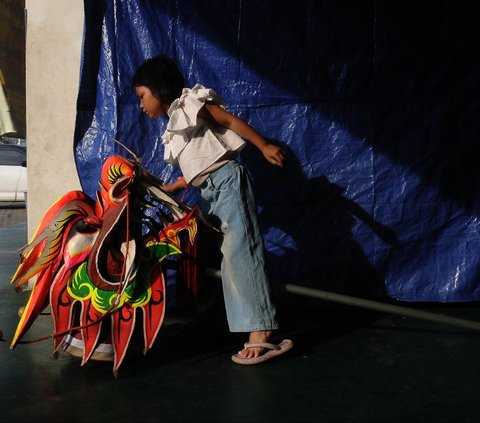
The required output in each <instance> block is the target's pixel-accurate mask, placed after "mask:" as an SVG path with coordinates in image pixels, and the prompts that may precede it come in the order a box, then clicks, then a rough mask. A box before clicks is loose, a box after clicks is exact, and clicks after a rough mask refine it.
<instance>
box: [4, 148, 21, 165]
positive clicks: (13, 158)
mask: <svg viewBox="0 0 480 423" xmlns="http://www.w3.org/2000/svg"><path fill="white" fill-rule="evenodd" d="M25 159H26V154H25V151H23V150H21V149H17V148H8V147H4V146H2V147H1V148H0V165H3V166H21V165H22V163H23V162H24V161H25Z"/></svg>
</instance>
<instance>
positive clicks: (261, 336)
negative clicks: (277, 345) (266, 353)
mask: <svg viewBox="0 0 480 423" xmlns="http://www.w3.org/2000/svg"><path fill="white" fill-rule="evenodd" d="M271 334H272V331H270V330H259V331H255V332H250V337H249V339H248V342H249V343H258V342H268V339H269V338H270V335H271ZM262 352H263V348H244V349H243V350H241V351H239V352H238V355H239V356H240V357H242V358H252V357H258V356H259V355H261V354H262Z"/></svg>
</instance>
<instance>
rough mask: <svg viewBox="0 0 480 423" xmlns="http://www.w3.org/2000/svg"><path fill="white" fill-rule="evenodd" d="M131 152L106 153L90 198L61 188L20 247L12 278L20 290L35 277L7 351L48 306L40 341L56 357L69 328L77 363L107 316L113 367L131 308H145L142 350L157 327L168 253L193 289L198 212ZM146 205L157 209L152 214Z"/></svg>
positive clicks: (129, 330) (91, 352) (128, 330)
mask: <svg viewBox="0 0 480 423" xmlns="http://www.w3.org/2000/svg"><path fill="white" fill-rule="evenodd" d="M127 150H128V149H127ZM128 151H129V152H130V153H131V154H132V155H133V156H134V160H127V159H125V158H123V157H121V156H118V155H112V156H110V157H109V158H107V159H106V160H105V162H104V164H103V167H102V171H101V177H100V181H99V186H100V188H99V190H98V191H97V193H96V201H94V200H93V199H91V198H90V197H88V196H87V195H86V194H85V193H83V192H82V191H70V192H67V193H66V194H65V195H63V196H62V197H61V198H59V199H58V200H57V201H56V202H55V203H54V204H53V205H52V206H51V207H50V208H49V209H48V210H47V212H46V213H45V215H44V216H43V218H42V220H41V222H40V224H39V226H38V228H37V230H36V231H35V233H34V235H33V236H32V239H31V241H30V242H29V243H28V244H27V245H26V246H25V247H23V248H22V249H21V250H20V263H19V265H18V268H17V269H16V272H15V274H14V275H13V277H12V283H13V284H15V286H16V287H17V289H18V288H19V287H20V286H22V285H23V284H25V283H26V282H27V281H29V280H32V278H33V280H34V283H33V289H32V291H31V294H30V297H29V300H28V302H27V304H26V306H25V307H24V311H23V313H22V314H21V317H20V321H19V323H18V326H17V329H16V332H15V334H14V337H13V339H12V341H10V348H11V349H13V348H15V346H16V345H17V344H19V343H21V342H22V341H21V339H22V337H23V336H24V335H25V333H26V332H27V330H28V329H29V328H30V326H31V325H32V323H33V322H34V320H35V319H36V318H37V317H38V316H39V315H40V313H42V311H43V310H45V308H46V307H47V306H48V305H50V313H51V315H52V318H53V334H51V335H49V336H47V337H45V338H44V339H48V338H53V350H54V356H55V355H56V354H57V351H58V350H59V348H60V347H62V346H63V348H64V349H65V348H66V347H65V345H66V344H68V340H69V339H70V340H72V339H73V336H74V335H75V339H74V340H81V341H80V342H81V344H83V345H82V348H83V355H82V365H84V364H85V363H86V362H87V361H88V360H89V359H92V360H94V359H95V354H96V350H97V349H100V348H99V347H101V346H103V345H105V344H102V339H101V336H100V335H101V333H102V334H104V333H105V331H107V334H108V325H107V323H109V325H110V328H109V331H110V334H108V335H107V336H109V337H110V339H109V340H108V345H110V344H111V348H113V373H114V375H117V372H118V368H119V366H120V365H121V363H122V361H123V359H124V357H125V354H126V352H127V349H128V346H129V343H130V340H131V338H132V334H133V332H134V328H135V323H136V320H137V314H138V313H137V311H140V310H141V312H142V315H143V325H142V329H143V344H144V353H146V352H147V351H148V350H150V349H151V348H152V345H153V343H154V341H155V338H156V337H157V334H158V332H159V330H160V327H161V325H162V322H163V318H164V314H165V305H166V303H165V301H166V300H165V272H164V270H163V269H162V261H163V260H164V259H165V258H167V257H171V258H172V259H174V260H175V261H176V263H177V274H181V273H182V272H183V274H184V275H187V278H188V280H186V283H187V285H188V286H187V287H188V288H189V289H190V292H191V293H192V295H193V296H195V295H196V293H197V291H198V282H197V280H198V276H197V275H198V274H197V272H196V268H197V264H196V262H195V256H196V234H197V223H198V216H199V214H198V211H197V209H196V208H190V207H188V206H187V205H186V204H184V203H182V202H181V201H179V200H177V199H175V198H173V197H171V196H170V195H169V194H167V193H166V192H165V191H163V190H162V188H161V186H162V181H161V180H159V179H157V178H155V177H154V176H153V175H152V174H150V173H149V172H148V171H147V170H146V169H145V168H144V167H142V165H141V162H140V159H139V158H138V156H136V155H135V154H134V153H133V152H131V151H130V150H128ZM148 209H150V210H153V211H155V213H154V217H152V216H149V215H148V213H147V210H148ZM145 228H147V229H146V230H145ZM144 232H145V233H144ZM106 325H107V326H106ZM102 326H103V330H102ZM102 336H104V335H102ZM65 350H66V349H65ZM66 351H67V350H66ZM98 356H101V354H98ZM92 357H93V358H92ZM110 360H112V358H111V357H110Z"/></svg>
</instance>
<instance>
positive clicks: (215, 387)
mask: <svg viewBox="0 0 480 423" xmlns="http://www.w3.org/2000/svg"><path fill="white" fill-rule="evenodd" d="M25 242H26V225H25V222H20V223H15V224H12V225H9V226H5V227H3V228H1V227H0V280H1V284H0V313H1V314H0V316H1V319H0V322H1V323H0V330H1V331H2V332H3V334H4V338H7V339H11V337H12V335H13V333H14V330H15V327H16V324H17V321H18V316H17V310H18V308H19V307H20V306H21V305H23V304H24V303H25V302H26V301H27V297H28V293H26V292H23V293H15V291H14V290H13V288H12V286H11V285H10V284H9V277H10V276H11V275H12V274H13V272H14V270H15V268H16V266H17V260H18V253H17V252H16V249H17V248H18V247H20V246H21V245H23V244H24V243H25ZM297 299H298V297H297ZM297 299H293V298H292V304H296V305H292V304H291V305H289V306H288V307H287V306H285V307H284V308H283V309H282V316H283V319H282V322H283V331H282V333H281V334H279V338H283V337H290V338H291V339H293V340H294V342H295V347H294V350H292V351H291V352H290V353H289V354H288V355H286V356H284V357H282V358H281V359H278V360H277V361H271V362H268V363H265V364H263V365H259V366H239V365H236V364H233V363H232V362H231V361H230V358H229V357H230V355H231V353H232V352H234V351H236V350H238V349H239V348H240V345H241V343H242V342H243V341H244V340H243V338H240V337H238V336H236V335H235V336H233V335H230V334H228V333H227V332H225V331H224V330H222V326H221V325H220V327H218V328H217V330H216V331H214V332H213V333H209V332H207V331H205V330H204V329H203V330H202V329H198V328H197V329H196V330H194V329H192V328H193V327H194V326H192V325H191V324H188V321H189V320H188V317H187V316H185V315H184V313H179V312H178V311H176V312H175V311H173V310H172V311H171V312H167V317H166V322H165V325H164V328H163V329H162V331H161V333H160V336H159V338H158V340H157V342H156V346H155V348H154V349H153V350H152V351H151V352H150V353H149V354H148V355H147V356H145V357H144V356H143V355H141V353H140V352H139V351H138V350H137V349H135V348H131V350H130V352H129V355H128V356H127V359H126V361H125V362H124V363H123V364H122V366H121V368H120V372H119V375H118V378H117V379H115V378H114V377H113V376H112V371H111V370H112V369H111V363H94V362H93V363H89V364H87V365H86V366H84V367H80V362H79V361H78V360H77V359H74V358H71V357H69V356H67V355H65V354H64V353H62V354H61V355H60V356H59V358H58V359H57V360H54V359H53V358H52V354H51V343H50V342H49V341H46V342H41V343H36V344H29V345H19V346H18V347H17V348H16V349H15V350H14V351H9V349H8V345H7V344H4V343H1V344H0V386H1V393H0V410H1V411H0V421H6V422H7V421H8V422H10V421H12V422H13V421H22V422H23V421H73V422H74V421H85V422H94V421H136V422H142V421H160V422H182V421H185V422H187V421H188V422H310V421H312V422H313V421H315V422H382V423H383V422H478V421H480V411H479V410H478V403H477V401H478V392H479V388H480V381H479V376H480V371H479V370H480V356H479V352H480V338H479V334H478V333H474V332H472V331H468V330H464V329H459V328H456V327H449V326H442V325H439V324H435V323H431V322H427V321H421V320H415V319H412V318H405V317H402V316H394V315H386V314H381V313H376V312H372V311H367V310H363V309H360V308H349V307H347V306H340V305H334V304H328V303H319V304H316V305H314V304H313V303H312V304H309V305H308V306H307V305H302V304H301V302H299V301H297ZM417 307H418V306H417ZM422 309H423V310H429V311H433V312H435V313H445V314H448V315H452V316H458V317H463V318H465V319H471V320H480V310H479V309H478V305H474V304H471V305H468V304H467V305H462V306H458V305H455V306H453V305H443V306H440V305H431V306H430V307H422ZM50 331H51V321H50V317H49V316H40V317H39V319H38V320H37V321H36V322H35V323H34V325H33V326H32V328H31V329H30V331H29V332H28V333H27V336H26V337H25V338H34V337H37V336H41V335H45V334H48V333H50Z"/></svg>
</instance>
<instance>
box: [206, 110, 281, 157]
mask: <svg viewBox="0 0 480 423" xmlns="http://www.w3.org/2000/svg"><path fill="white" fill-rule="evenodd" d="M198 116H199V117H200V118H202V119H206V120H209V121H210V122H214V123H217V124H218V125H221V126H224V127H225V128H229V129H231V130H232V131H235V132H236V133H237V134H238V135H240V136H241V137H242V138H245V139H246V140H247V141H249V142H251V143H252V144H253V145H254V146H256V147H257V148H258V149H259V150H260V151H261V152H262V154H263V155H264V157H265V158H266V159H267V160H268V161H269V162H270V163H272V164H274V165H277V166H282V165H283V160H284V158H285V157H284V155H283V152H282V149H281V148H280V147H278V146H277V145H274V144H270V143H269V142H268V141H267V140H266V139H265V138H263V137H262V136H261V135H260V134H259V133H258V132H257V131H255V129H253V128H252V127H251V126H250V125H249V124H248V123H246V122H244V121H243V120H241V119H240V118H238V117H236V116H234V115H232V114H231V113H229V112H227V111H226V110H224V109H222V108H221V107H219V106H217V105H216V104H208V103H206V104H205V105H204V106H203V107H202V108H201V109H200V111H199V112H198Z"/></svg>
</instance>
